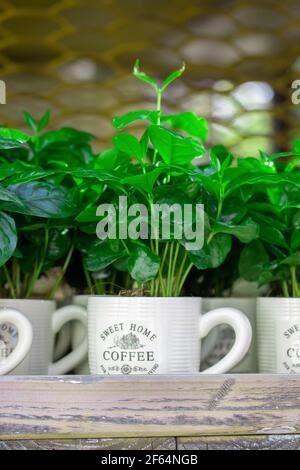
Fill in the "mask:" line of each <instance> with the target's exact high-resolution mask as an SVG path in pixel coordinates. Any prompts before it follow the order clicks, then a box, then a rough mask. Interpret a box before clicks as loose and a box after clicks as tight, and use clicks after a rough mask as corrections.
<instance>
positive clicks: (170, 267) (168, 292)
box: [167, 242, 174, 297]
mask: <svg viewBox="0 0 300 470" xmlns="http://www.w3.org/2000/svg"><path fill="white" fill-rule="evenodd" d="M173 256H174V242H171V246H170V253H169V265H168V278H167V296H168V297H171V295H172V278H171V274H172V262H173Z"/></svg>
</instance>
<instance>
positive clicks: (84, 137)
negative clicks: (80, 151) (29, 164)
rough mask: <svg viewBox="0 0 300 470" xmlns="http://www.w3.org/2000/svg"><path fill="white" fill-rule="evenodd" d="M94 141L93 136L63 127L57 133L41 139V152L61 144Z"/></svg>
mask: <svg viewBox="0 0 300 470" xmlns="http://www.w3.org/2000/svg"><path fill="white" fill-rule="evenodd" d="M92 139H93V136H92V134H89V133H87V132H83V131H78V130H77V129H73V128H69V127H63V128H62V129H59V130H57V131H49V132H46V133H45V134H43V135H42V136H41V137H40V138H39V150H43V149H45V148H46V147H49V146H50V145H58V144H59V143H73V144H75V143H77V144H79V143H81V144H82V143H88V142H90V141H91V140H92Z"/></svg>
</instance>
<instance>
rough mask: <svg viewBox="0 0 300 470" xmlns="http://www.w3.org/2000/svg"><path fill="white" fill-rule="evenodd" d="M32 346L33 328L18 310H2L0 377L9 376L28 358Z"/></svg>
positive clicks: (0, 320) (0, 323)
mask: <svg viewBox="0 0 300 470" xmlns="http://www.w3.org/2000/svg"><path fill="white" fill-rule="evenodd" d="M31 345H32V327H31V324H30V322H29V321H28V320H27V318H26V317H24V315H22V314H21V313H20V312H18V311H17V310H14V309H11V308H4V309H2V310H0V375H4V374H8V373H9V372H11V371H12V370H13V369H15V368H16V367H17V366H18V365H19V364H20V363H21V362H22V361H23V360H24V359H25V357H26V355H27V354H28V352H29V350H30V348H31Z"/></svg>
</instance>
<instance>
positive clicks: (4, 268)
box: [3, 264, 16, 299]
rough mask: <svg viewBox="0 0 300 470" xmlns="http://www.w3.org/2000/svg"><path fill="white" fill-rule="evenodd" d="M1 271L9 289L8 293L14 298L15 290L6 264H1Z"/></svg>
mask: <svg viewBox="0 0 300 470" xmlns="http://www.w3.org/2000/svg"><path fill="white" fill-rule="evenodd" d="M3 272H4V275H5V279H6V282H7V284H8V287H9V290H10V295H11V297H12V298H13V299H16V291H15V288H14V284H13V281H12V278H11V276H10V274H9V271H8V269H7V266H6V264H4V265H3Z"/></svg>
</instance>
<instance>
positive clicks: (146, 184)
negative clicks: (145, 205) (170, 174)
mask: <svg viewBox="0 0 300 470" xmlns="http://www.w3.org/2000/svg"><path fill="white" fill-rule="evenodd" d="M163 172H164V169H163V168H156V169H155V170H153V171H150V172H149V173H145V174H144V173H142V174H140V175H135V176H127V177H126V178H123V180H122V183H123V184H129V185H131V186H132V187H133V188H135V189H137V190H138V191H140V192H141V193H143V194H145V193H148V194H151V193H152V190H153V186H154V184H155V182H156V180H157V178H158V177H159V175H160V174H161V173H163Z"/></svg>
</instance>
